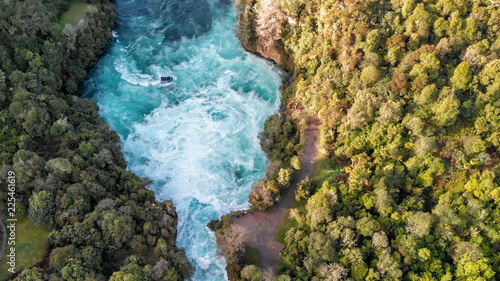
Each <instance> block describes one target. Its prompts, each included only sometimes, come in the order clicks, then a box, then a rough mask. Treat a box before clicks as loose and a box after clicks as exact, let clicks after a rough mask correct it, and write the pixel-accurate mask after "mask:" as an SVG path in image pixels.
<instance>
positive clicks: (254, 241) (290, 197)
mask: <svg viewBox="0 0 500 281" xmlns="http://www.w3.org/2000/svg"><path fill="white" fill-rule="evenodd" d="M319 125H320V120H319V119H318V118H311V119H310V120H309V127H308V128H307V129H306V130H305V138H306V141H305V147H304V151H303V153H302V154H301V159H302V169H301V171H300V175H299V176H298V177H297V178H296V179H295V181H294V182H293V183H292V184H291V186H290V187H289V188H288V189H287V190H286V191H285V193H284V194H283V196H282V197H281V200H280V201H279V202H278V203H277V204H276V205H275V206H274V207H273V208H271V209H270V210H269V211H267V212H261V211H253V212H250V213H247V214H244V215H239V216H235V217H233V218H232V220H231V225H232V226H241V227H242V228H244V229H246V232H247V234H248V240H247V241H245V242H246V243H247V245H248V246H249V247H251V248H253V249H256V250H258V251H259V261H260V266H261V268H262V269H263V270H269V269H270V270H271V271H272V272H273V273H274V275H276V273H277V271H278V263H277V261H278V258H279V254H280V252H281V250H283V248H284V245H282V244H281V243H279V242H277V241H276V239H275V235H276V231H277V229H278V225H279V223H280V222H281V220H282V219H283V218H284V216H285V215H287V214H288V212H289V211H290V206H291V205H292V204H293V201H294V200H295V190H296V189H297V185H298V184H299V183H300V182H302V181H305V180H308V179H309V178H310V177H311V175H312V172H313V170H314V166H315V164H316V156H317V153H318V147H317V144H318V140H319Z"/></svg>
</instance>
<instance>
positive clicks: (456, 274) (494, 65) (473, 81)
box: [231, 0, 500, 281]
mask: <svg viewBox="0 0 500 281" xmlns="http://www.w3.org/2000/svg"><path fill="white" fill-rule="evenodd" d="M236 8H237V12H238V16H237V17H238V20H239V23H240V24H239V27H238V33H239V34H238V35H239V38H240V39H241V40H242V43H243V45H244V46H245V47H246V48H247V49H248V50H250V51H254V52H256V53H258V54H260V55H262V56H264V57H267V58H271V59H273V60H275V62H276V63H277V64H278V65H280V66H281V67H283V68H284V69H286V70H287V71H288V73H289V74H290V76H291V78H290V83H289V84H288V85H286V86H285V87H284V89H283V91H282V93H283V100H284V105H285V106H286V107H287V110H286V112H285V113H284V114H282V115H281V118H279V117H276V116H274V117H272V118H270V119H269V120H268V121H267V122H266V128H265V131H264V132H263V135H264V136H268V137H267V138H264V140H261V143H262V145H263V148H264V150H265V151H266V152H268V157H269V159H272V160H273V161H277V164H273V165H278V166H279V165H281V166H283V167H287V166H292V165H293V163H292V161H291V157H293V156H291V155H293V154H294V153H296V152H293V150H300V145H299V146H297V144H296V141H297V140H296V139H295V138H294V137H293V135H294V133H293V130H296V129H293V128H297V127H299V128H300V127H303V125H304V123H305V122H307V118H306V117H305V116H307V115H316V116H318V117H319V118H320V119H321V121H322V125H321V140H320V152H321V154H322V155H323V156H324V157H326V159H327V160H328V162H329V164H330V165H329V166H330V167H334V169H339V170H340V173H339V175H338V176H327V177H325V178H323V179H322V182H321V183H320V184H314V183H311V182H308V183H304V184H305V186H307V189H306V190H299V191H298V192H297V193H296V201H297V202H299V203H301V204H297V205H298V206H299V207H297V208H293V209H291V211H290V217H291V218H292V219H293V221H294V225H295V226H293V227H291V228H290V229H288V230H287V232H286V237H285V249H284V250H283V252H281V257H280V261H279V273H278V277H277V278H276V280H280V281H284V280H410V281H417V280H418V281H420V280H429V281H430V280H436V281H445V280H459V281H472V280H474V281H479V280H500V163H499V156H500V155H499V147H500V58H499V55H500V3H499V2H498V1H490V0H471V1H464V0H391V1H382V0H343V1H342V0H326V1H319V0H311V1H306V0H237V1H236ZM298 103H300V104H302V105H304V106H305V107H306V108H307V110H308V111H309V112H308V113H307V114H304V112H299V111H298V110H296V108H297V107H296V104H298ZM273 118H274V119H273ZM277 118H278V119H280V120H275V119H277ZM280 122H281V123H282V124H285V123H286V122H293V124H295V125H293V124H292V125H291V126H278V125H277V124H278V123H280ZM287 139H290V140H292V142H287V141H283V140H287ZM269 140H271V141H269ZM290 149H291V150H290ZM286 151H292V152H291V154H290V153H285V152H286ZM279 178H280V175H279V171H278V172H275V173H271V174H270V175H268V178H267V181H266V179H264V180H263V182H262V183H261V184H260V185H257V186H256V187H255V190H254V191H253V192H252V194H251V196H250V202H251V203H252V204H253V205H254V207H256V208H258V209H263V210H265V209H267V208H269V206H271V205H272V200H266V198H271V199H273V198H276V197H278V196H277V195H275V194H279V192H280V191H279V190H280V189H282V185H278V184H277V183H276V181H277V180H276V179H279ZM264 182H265V183H266V184H264ZM276 186H278V187H276ZM259 194H260V195H266V194H267V197H266V196H260V197H259V196H257V195H259ZM262 276H263V275H262V271H260V270H259V269H257V268H255V266H248V267H245V268H243V270H242V271H241V275H240V276H234V275H232V276H231V280H261V279H262Z"/></svg>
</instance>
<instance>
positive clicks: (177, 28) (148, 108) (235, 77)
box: [82, 0, 281, 280]
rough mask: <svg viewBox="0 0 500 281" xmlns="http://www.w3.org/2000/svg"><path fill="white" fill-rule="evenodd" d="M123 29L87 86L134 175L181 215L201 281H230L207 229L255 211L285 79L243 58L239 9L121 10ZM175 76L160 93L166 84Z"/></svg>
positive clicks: (171, 4) (176, 3)
mask: <svg viewBox="0 0 500 281" xmlns="http://www.w3.org/2000/svg"><path fill="white" fill-rule="evenodd" d="M116 5H117V12H118V17H119V18H118V26H117V28H116V30H115V31H114V32H113V39H112V42H111V44H110V47H109V49H108V51H107V53H106V54H105V55H104V56H103V57H102V58H101V60H100V61H99V62H98V64H97V65H96V67H95V68H94V70H93V71H92V72H91V74H90V75H89V78H88V79H87V80H86V81H85V82H84V85H83V88H82V89H83V90H82V91H83V94H84V95H85V96H91V97H94V98H95V99H96V100H97V103H98V105H99V112H100V114H101V116H103V118H104V119H105V120H106V122H108V124H110V125H111V127H112V128H113V129H114V130H116V131H117V132H118V134H119V135H120V136H121V145H122V148H123V152H124V153H125V157H126V159H127V161H128V163H129V169H130V170H132V171H134V172H135V173H137V174H138V175H140V176H147V177H149V178H151V179H153V180H154V182H155V183H154V186H151V188H152V189H153V190H154V191H155V192H156V194H157V197H158V199H172V200H173V201H174V203H175V205H176V207H177V212H178V214H179V228H178V229H179V231H178V238H177V244H178V245H179V246H180V247H185V249H186V252H187V255H188V257H189V259H190V260H191V262H192V263H193V265H194V266H195V267H196V273H195V277H194V278H193V280H225V279H227V278H226V274H225V270H224V267H225V262H224V260H223V259H221V258H218V257H216V249H215V238H214V235H213V233H211V232H210V231H209V230H208V228H207V227H206V224H207V223H208V222H209V221H210V220H211V219H213V218H219V217H220V216H221V215H222V214H225V213H227V212H229V211H231V210H236V209H242V208H246V207H248V203H247V200H248V193H249V191H250V189H251V186H252V183H254V182H255V181H257V180H258V179H259V178H261V177H262V176H263V175H264V169H265V165H266V160H265V155H264V153H263V152H262V151H261V149H260V146H259V142H258V139H257V135H258V133H259V132H260V131H261V130H262V128H263V123H264V121H265V119H266V117H267V116H269V115H271V114H273V113H275V112H277V109H278V105H279V100H280V99H279V93H278V87H279V85H280V84H281V76H280V73H279V72H278V70H277V69H275V68H274V67H273V66H272V65H271V64H270V63H268V62H266V61H265V60H262V59H260V58H257V57H255V56H253V55H251V54H249V53H247V52H245V51H244V50H243V48H242V47H241V46H240V43H239V41H238V40H237V39H236V37H235V31H234V25H235V23H236V20H235V12H234V8H233V6H232V3H231V2H230V1H215V0H213V1H212V0H206V1H199V0H184V1H180V0H172V1H165V0H163V1H144V0H135V1H124V0H118V1H116ZM167 75H168V76H173V77H174V78H175V80H174V81H173V82H172V83H169V84H160V83H159V80H160V76H167Z"/></svg>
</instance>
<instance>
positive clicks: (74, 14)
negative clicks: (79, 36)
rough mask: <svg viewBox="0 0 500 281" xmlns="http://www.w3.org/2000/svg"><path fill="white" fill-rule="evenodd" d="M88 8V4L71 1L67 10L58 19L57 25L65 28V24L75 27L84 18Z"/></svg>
mask: <svg viewBox="0 0 500 281" xmlns="http://www.w3.org/2000/svg"><path fill="white" fill-rule="evenodd" d="M88 8H89V4H87V3H85V2H83V1H78V0H75V1H72V2H71V3H70V4H69V9H68V11H66V12H65V13H64V14H63V15H62V16H61V18H60V19H59V24H60V25H62V26H65V25H66V24H67V23H69V24H71V25H73V26H77V25H78V22H79V21H80V19H81V18H83V17H84V16H85V14H86V13H87V11H88Z"/></svg>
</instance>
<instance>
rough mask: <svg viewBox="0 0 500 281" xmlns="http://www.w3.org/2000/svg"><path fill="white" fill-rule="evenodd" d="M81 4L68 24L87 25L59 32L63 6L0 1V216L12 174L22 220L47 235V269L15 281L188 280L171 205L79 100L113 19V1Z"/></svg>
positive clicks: (88, 102) (91, 104) (89, 103)
mask: <svg viewBox="0 0 500 281" xmlns="http://www.w3.org/2000/svg"><path fill="white" fill-rule="evenodd" d="M83 2H85V1H79V3H77V4H79V5H81V7H80V8H82V7H83V8H85V7H86V9H87V10H86V11H85V12H84V15H85V16H84V17H85V19H84V21H80V20H79V19H76V20H75V19H69V20H73V21H74V22H81V23H83V24H79V25H77V26H73V25H71V24H69V23H66V24H65V26H62V24H64V23H65V22H66V21H68V19H66V20H64V21H61V20H60V17H61V16H62V14H63V13H64V12H65V11H67V10H68V2H67V1H64V0H54V1H42V0H35V1H0V11H1V12H0V42H1V44H0V62H1V65H0V170H1V173H0V175H1V176H0V185H1V186H2V187H3V188H2V190H0V200H1V202H2V204H0V214H1V216H2V217H0V219H2V220H3V219H4V218H5V217H3V216H4V215H5V214H6V213H7V212H6V211H7V210H6V204H5V203H6V202H5V201H6V197H7V188H6V186H7V184H6V177H7V171H14V172H15V174H16V180H17V185H16V188H17V190H16V195H15V198H16V215H17V217H18V218H21V217H23V216H29V218H30V219H31V220H32V221H33V222H34V223H35V225H37V226H40V225H42V224H45V225H46V226H48V227H49V228H50V229H51V232H50V234H49V237H48V242H47V251H48V253H50V259H49V262H48V263H45V266H43V267H39V268H34V269H27V270H25V271H23V272H22V273H21V274H20V275H19V276H18V277H17V278H16V280H106V279H110V280H180V279H186V278H189V277H190V276H191V275H192V272H193V267H192V266H191V264H190V263H189V261H188V260H187V258H186V256H185V254H184V251H183V249H178V248H177V247H176V246H175V240H176V224H177V215H176V212H175V208H174V206H173V204H172V203H171V202H168V201H166V202H156V201H155V196H154V193H153V192H152V191H150V190H148V189H146V188H145V185H146V184H148V180H146V179H141V178H139V177H137V176H136V175H134V174H132V173H130V172H128V171H126V170H125V168H126V165H127V163H126V161H125V159H124V158H123V155H122V153H121V152H120V147H119V146H118V145H117V143H118V141H119V137H118V135H117V134H116V133H115V132H113V131H111V130H110V129H109V126H108V125H107V124H105V123H104V122H103V120H102V118H101V117H100V116H99V115H98V113H97V108H96V104H95V101H94V100H92V99H81V98H78V97H76V96H74V95H73V94H74V92H75V91H76V90H77V87H78V83H79V81H80V80H81V79H82V78H84V77H85V76H86V75H87V71H88V70H89V68H90V67H91V66H92V65H93V64H94V63H95V62H96V61H97V58H98V56H99V54H100V53H101V52H102V51H103V50H104V48H105V47H106V44H107V42H108V40H109V38H110V37H111V28H112V27H113V25H114V22H115V18H116V15H115V10H114V6H113V4H111V3H110V2H109V1H108V0H91V1H88V5H86V4H84V3H83ZM66 17H71V15H66Z"/></svg>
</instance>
